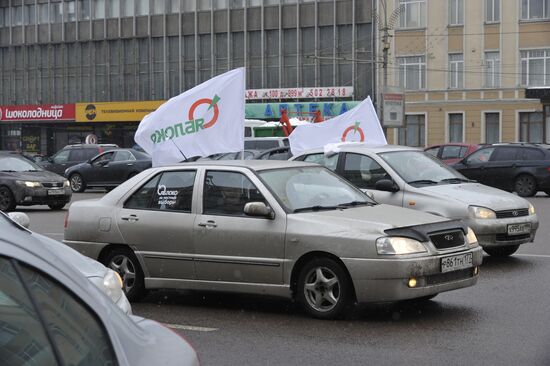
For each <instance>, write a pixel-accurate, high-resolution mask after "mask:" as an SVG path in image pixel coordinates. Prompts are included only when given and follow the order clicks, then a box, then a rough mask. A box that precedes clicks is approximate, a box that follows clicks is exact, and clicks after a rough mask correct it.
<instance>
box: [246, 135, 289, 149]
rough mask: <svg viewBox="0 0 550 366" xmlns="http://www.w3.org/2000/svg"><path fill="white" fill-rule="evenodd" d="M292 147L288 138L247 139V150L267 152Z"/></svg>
mask: <svg viewBox="0 0 550 366" xmlns="http://www.w3.org/2000/svg"><path fill="white" fill-rule="evenodd" d="M284 146H290V145H289V142H288V138H287V137H245V139H244V148H245V150H267V149H273V148H276V147H284Z"/></svg>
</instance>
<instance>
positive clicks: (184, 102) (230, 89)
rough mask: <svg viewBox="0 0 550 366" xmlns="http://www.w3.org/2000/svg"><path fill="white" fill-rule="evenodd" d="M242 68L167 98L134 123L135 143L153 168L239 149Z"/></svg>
mask: <svg viewBox="0 0 550 366" xmlns="http://www.w3.org/2000/svg"><path fill="white" fill-rule="evenodd" d="M244 90H245V86H244V68H238V69H235V70H231V71H229V72H226V73H225V74H222V75H218V76H216V77H214V78H212V79H210V80H207V81H205V82H204V83H202V84H200V85H197V86H196V87H194V88H193V89H189V90H187V91H185V92H184V93H182V94H180V95H178V96H176V97H173V98H171V99H170V100H168V101H167V102H166V103H164V104H163V105H161V106H160V107H159V108H158V109H157V110H156V111H154V112H152V113H150V114H148V115H147V116H145V118H143V120H142V121H141V122H140V124H139V127H138V129H137V131H136V135H135V137H134V139H135V141H136V143H137V144H138V145H140V146H141V147H142V148H143V149H144V150H145V151H147V152H148V153H149V154H150V155H151V156H152V158H153V166H159V165H167V164H173V163H178V162H180V161H182V160H185V159H187V158H191V157H193V156H208V155H212V154H217V153H224V152H234V151H241V150H243V149H244V93H245V92H244Z"/></svg>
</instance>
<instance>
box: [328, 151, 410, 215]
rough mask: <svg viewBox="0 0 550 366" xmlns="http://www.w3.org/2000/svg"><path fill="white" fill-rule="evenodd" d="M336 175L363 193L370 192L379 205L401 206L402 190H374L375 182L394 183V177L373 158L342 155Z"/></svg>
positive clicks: (354, 154)
mask: <svg viewBox="0 0 550 366" xmlns="http://www.w3.org/2000/svg"><path fill="white" fill-rule="evenodd" d="M338 174H340V175H341V176H342V177H344V178H346V179H347V180H349V181H350V182H351V183H352V184H353V185H355V186H357V187H359V188H360V189H361V190H363V191H365V192H370V193H371V194H372V195H373V197H374V199H375V200H376V201H377V202H379V203H387V204H390V205H395V206H402V205H403V190H402V189H400V190H399V191H397V192H386V191H380V190H377V189H375V185H376V182H378V181H379V180H382V179H387V180H391V181H393V182H395V179H394V177H393V176H392V175H391V174H390V173H388V172H387V171H386V169H384V168H383V167H382V166H381V165H380V164H379V163H378V162H377V161H376V160H375V159H374V158H372V157H370V156H367V155H364V154H358V153H349V152H348V153H343V155H342V156H341V158H340V162H339V166H338Z"/></svg>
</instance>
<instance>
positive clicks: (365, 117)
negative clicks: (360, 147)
mask: <svg viewBox="0 0 550 366" xmlns="http://www.w3.org/2000/svg"><path fill="white" fill-rule="evenodd" d="M288 139H289V142H290V150H291V151H292V154H293V155H295V156H296V155H300V154H302V153H303V152H305V151H306V150H309V149H315V148H319V147H323V146H325V145H327V144H336V143H342V142H363V143H365V144H370V145H386V144H387V143H388V142H387V141H386V136H384V131H383V130H382V127H380V121H379V120H378V116H377V115H376V111H375V110H374V106H373V105H372V101H371V99H370V97H367V99H365V100H364V101H362V102H361V103H360V104H358V105H357V106H355V107H354V108H352V109H350V110H349V111H347V112H346V113H343V114H341V115H339V116H337V117H334V118H331V119H329V120H328V121H325V122H321V123H312V124H308V125H302V126H298V127H296V129H295V130H294V131H293V132H292V133H291V134H290V136H289V137H288Z"/></svg>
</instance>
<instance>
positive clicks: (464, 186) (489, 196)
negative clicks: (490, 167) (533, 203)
mask: <svg viewBox="0 0 550 366" xmlns="http://www.w3.org/2000/svg"><path fill="white" fill-rule="evenodd" d="M420 190H421V191H422V192H423V193H426V194H430V195H432V196H433V197H438V198H446V199H448V200H452V201H455V202H461V203H464V204H466V205H473V206H483V207H487V208H490V209H492V210H494V211H502V210H515V209H518V208H528V207H529V202H528V201H527V200H525V199H523V198H521V197H518V196H516V195H515V194H512V193H509V192H506V191H503V190H500V189H497V188H493V187H489V186H486V185H483V184H480V183H461V184H441V185H433V186H427V187H422V188H420Z"/></svg>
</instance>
